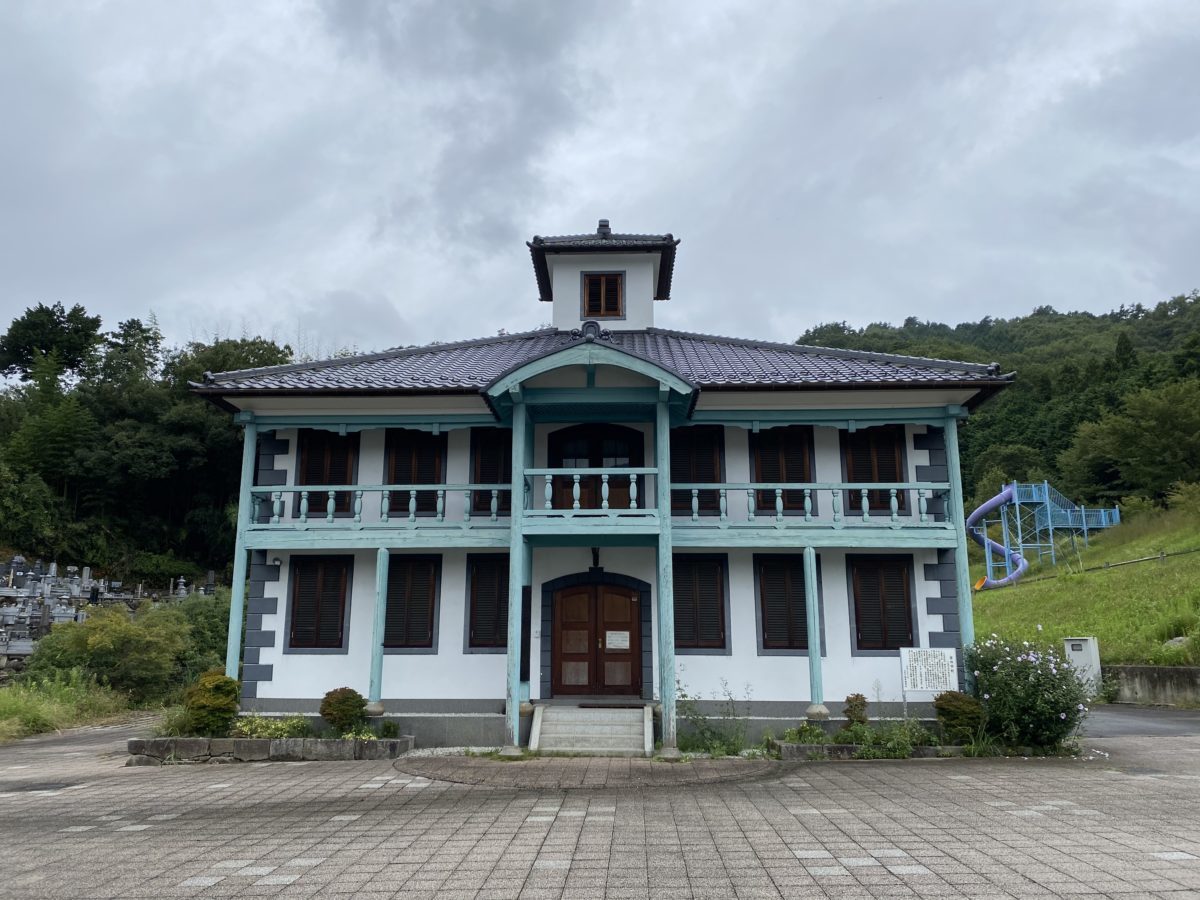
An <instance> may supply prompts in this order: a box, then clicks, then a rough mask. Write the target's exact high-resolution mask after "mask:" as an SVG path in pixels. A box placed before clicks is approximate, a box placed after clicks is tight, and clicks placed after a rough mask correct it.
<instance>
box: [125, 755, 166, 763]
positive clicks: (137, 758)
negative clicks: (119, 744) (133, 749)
mask: <svg viewBox="0 0 1200 900" xmlns="http://www.w3.org/2000/svg"><path fill="white" fill-rule="evenodd" d="M125 765H127V766H161V765H162V760H161V759H155V758H154V757H153V756H146V755H145V754H144V753H135V754H134V755H133V756H130V757H129V759H127V760H125Z"/></svg>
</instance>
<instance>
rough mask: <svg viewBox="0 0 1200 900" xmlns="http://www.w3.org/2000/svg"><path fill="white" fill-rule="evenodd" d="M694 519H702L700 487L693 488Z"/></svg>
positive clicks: (697, 520)
mask: <svg viewBox="0 0 1200 900" xmlns="http://www.w3.org/2000/svg"><path fill="white" fill-rule="evenodd" d="M692 521H693V522H699V521H700V491H699V489H698V488H692Z"/></svg>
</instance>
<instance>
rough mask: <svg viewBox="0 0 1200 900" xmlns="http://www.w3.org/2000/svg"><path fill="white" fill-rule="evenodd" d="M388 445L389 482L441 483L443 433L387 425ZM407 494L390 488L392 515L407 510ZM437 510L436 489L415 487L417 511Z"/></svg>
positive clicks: (444, 438) (443, 450)
mask: <svg viewBox="0 0 1200 900" xmlns="http://www.w3.org/2000/svg"><path fill="white" fill-rule="evenodd" d="M385 443H386V449H387V478H388V484H443V483H444V482H443V480H442V460H443V459H444V457H445V455H446V436H445V435H444V434H430V433H429V432H427V431H415V430H413V429H411V428H389V429H388V430H387V439H386V441H385ZM409 500H410V496H409V494H408V493H406V492H403V491H401V492H398V493H397V492H393V494H392V497H391V509H392V510H393V513H392V514H393V515H403V514H404V513H405V512H407V510H408V506H409ZM436 511H437V491H436V490H429V491H422V490H418V491H417V512H418V513H421V514H423V515H431V514H433V513H435V512H436Z"/></svg>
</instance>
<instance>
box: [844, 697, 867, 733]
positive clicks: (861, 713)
mask: <svg viewBox="0 0 1200 900" xmlns="http://www.w3.org/2000/svg"><path fill="white" fill-rule="evenodd" d="M844 712H845V714H846V721H847V722H849V723H850V724H851V725H866V724H867V698H866V697H864V696H863V695H862V694H850V695H849V696H847V697H846V707H845V710H844Z"/></svg>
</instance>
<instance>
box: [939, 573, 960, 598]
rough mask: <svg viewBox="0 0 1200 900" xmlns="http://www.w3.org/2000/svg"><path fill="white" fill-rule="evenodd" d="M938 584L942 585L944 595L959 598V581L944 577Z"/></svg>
mask: <svg viewBox="0 0 1200 900" xmlns="http://www.w3.org/2000/svg"><path fill="white" fill-rule="evenodd" d="M938 584H939V585H940V586H941V589H942V596H943V597H949V598H951V599H953V600H957V599H958V581H957V580H956V579H952V578H942V579H939V580H938Z"/></svg>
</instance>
